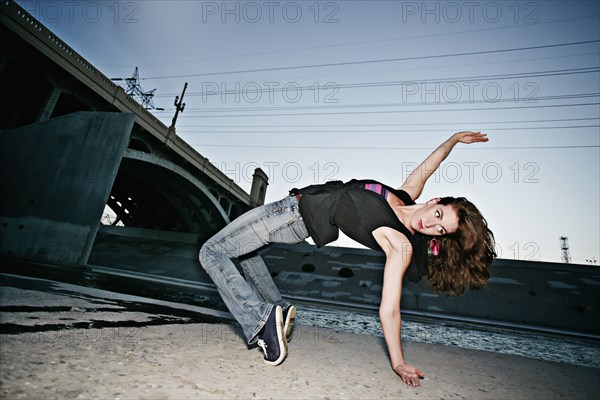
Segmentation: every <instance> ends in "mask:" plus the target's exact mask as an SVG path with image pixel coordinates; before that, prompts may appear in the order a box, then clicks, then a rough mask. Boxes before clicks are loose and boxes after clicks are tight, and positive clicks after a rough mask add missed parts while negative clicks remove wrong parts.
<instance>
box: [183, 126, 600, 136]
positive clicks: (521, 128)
mask: <svg viewBox="0 0 600 400" xmlns="http://www.w3.org/2000/svg"><path fill="white" fill-rule="evenodd" d="M471 125H472V124H471ZM578 128H600V125H576V126H538V127H513V128H484V127H477V130H481V131H516V130H519V131H529V130H540V129H578ZM440 131H447V129H446V130H444V129H441V128H439V129H391V130H386V129H368V130H346V129H343V130H327V131H323V130H276V131H244V130H242V131H215V130H210V131H186V133H188V134H205V133H207V134H210V135H213V134H216V133H219V134H221V133H254V134H257V133H258V134H265V133H266V134H268V133H400V132H407V133H414V132H440Z"/></svg>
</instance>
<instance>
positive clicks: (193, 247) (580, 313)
mask: <svg viewBox="0 0 600 400" xmlns="http://www.w3.org/2000/svg"><path fill="white" fill-rule="evenodd" d="M199 250H200V245H199V244H198V243H197V241H196V237H194V236H193V235H189V234H188V235H187V236H185V235H184V236H177V235H175V234H173V233H171V232H157V231H148V230H146V231H145V230H139V229H137V230H136V229H131V228H124V227H106V226H102V227H101V228H100V230H99V233H98V237H97V240H96V242H95V243H94V248H93V251H92V254H91V256H90V262H89V264H91V265H99V266H105V267H111V268H116V269H119V270H122V271H124V272H133V273H136V274H139V273H141V274H150V275H152V276H158V278H159V279H160V277H168V278H176V279H180V280H182V281H188V282H202V283H212V281H211V280H210V278H209V277H208V276H207V274H206V273H205V272H204V270H203V269H202V267H201V266H200V263H199V262H198V251H199ZM261 255H262V256H263V258H264V259H265V262H266V264H267V266H268V268H269V270H270V271H271V274H272V275H273V277H274V280H275V283H276V284H277V287H278V288H279V289H280V291H281V293H282V294H283V295H284V296H288V297H291V298H299V299H306V300H311V301H316V302H323V301H324V302H332V303H335V304H338V305H339V304H341V305H344V304H348V305H350V306H361V307H366V308H369V309H375V310H376V309H377V308H378V307H379V302H380V301H381V285H382V278H383V268H384V262H385V258H384V256H383V254H382V253H378V252H375V251H372V250H364V249H354V248H343V247H328V246H326V247H323V248H321V249H317V248H316V247H315V246H311V245H308V244H304V243H299V244H295V245H284V244H279V245H272V246H270V247H268V248H266V249H264V250H262V251H261ZM598 289H600V268H598V267H592V266H582V265H571V264H560V263H543V262H532V261H520V260H504V259H497V260H495V261H494V264H493V266H492V277H491V279H490V282H489V287H488V288H487V289H485V290H482V291H469V292H467V293H466V294H465V295H463V296H459V297H444V296H442V295H438V294H436V293H434V292H432V291H431V289H430V288H429V286H428V284H427V281H426V279H423V280H421V282H419V283H418V284H414V283H411V282H405V283H404V285H403V291H402V310H403V311H404V312H412V313H417V314H419V313H423V314H428V315H437V316H441V317H457V318H461V319H463V318H472V319H474V320H478V321H489V322H490V323H497V322H502V323H506V324H509V325H515V324H517V325H521V324H522V325H527V326H530V327H538V328H540V327H541V328H545V329H550V330H552V329H558V330H566V331H571V332H578V333H585V334H592V335H600V290H598Z"/></svg>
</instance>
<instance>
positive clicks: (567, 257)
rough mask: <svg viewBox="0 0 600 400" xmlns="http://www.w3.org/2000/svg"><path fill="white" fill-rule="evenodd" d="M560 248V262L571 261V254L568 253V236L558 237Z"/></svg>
mask: <svg viewBox="0 0 600 400" xmlns="http://www.w3.org/2000/svg"><path fill="white" fill-rule="evenodd" d="M560 250H561V252H562V262H564V263H566V264H568V263H570V262H571V254H570V253H569V238H568V237H566V236H561V237H560Z"/></svg>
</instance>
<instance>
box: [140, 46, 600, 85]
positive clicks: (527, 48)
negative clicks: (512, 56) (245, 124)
mask: <svg viewBox="0 0 600 400" xmlns="http://www.w3.org/2000/svg"><path fill="white" fill-rule="evenodd" d="M598 42H600V40H584V41H579V42H569V43H558V44H548V45H539V46H529V47H516V48H509V49H499V50H482V51H471V52H465V53H449V54H435V55H428V56H413V57H401V58H389V59H380V60H363V61H347V62H337V63H326V64H307V65H294V66H287V67H272V68H257V69H247V70H239V71H221V72H205V73H198V74H180V75H165V76H154V77H148V78H144V79H146V80H151V79H172V78H191V77H196V76H211V75H231V74H243V73H251V72H269V71H284V70H293V69H305V68H324V67H340V66H348V65H364V64H376V63H388V62H397V61H412V60H426V59H435V58H446V57H464V56H473V55H482V54H495V53H506V52H512V51H525V50H538V49H547V48H554V47H564V46H575V45H581V44H590V43H598Z"/></svg>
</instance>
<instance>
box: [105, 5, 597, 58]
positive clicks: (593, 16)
mask: <svg viewBox="0 0 600 400" xmlns="http://www.w3.org/2000/svg"><path fill="white" fill-rule="evenodd" d="M598 17H600V15H598V14H596V15H589V16H585V17H574V18H565V19H557V20H552V21H545V22H536V23H535V26H539V25H545V24H554V23H560V22H569V21H577V20H582V19H591V18H598ZM531 26H532V25H517V26H498V27H493V28H482V29H471V30H465V31H458V32H444V33H430V34H425V35H414V36H405V37H401V38H389V39H377V40H365V41H360V42H349V43H338V44H330V45H321V46H310V47H296V48H293V49H286V50H272V51H262V52H255V53H246V54H236V55H232V56H222V57H211V58H202V59H194V60H183V61H174V62H168V63H159V64H146V65H142V67H157V66H164V65H181V64H189V63H198V62H206V61H215V60H226V59H231V58H239V57H248V56H262V55H267V54H280V53H296V52H298V51H305V50H316V49H326V48H334V47H348V46H356V45H364V44H373V43H384V42H396V41H401V40H415V39H423V38H428V37H438V36H443V37H447V36H450V35H462V34H470V33H476V32H484V31H494V30H501V29H502V30H505V29H517V28H526V27H531ZM107 66H109V67H123V68H129V66H125V65H107Z"/></svg>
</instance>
